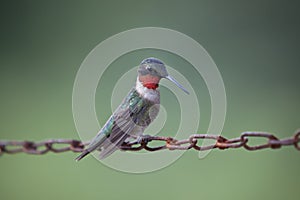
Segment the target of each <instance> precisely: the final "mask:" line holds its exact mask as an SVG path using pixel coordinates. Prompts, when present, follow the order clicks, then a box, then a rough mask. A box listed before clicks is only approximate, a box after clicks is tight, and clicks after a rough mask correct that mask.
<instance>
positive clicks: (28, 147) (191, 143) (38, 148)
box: [0, 129, 300, 155]
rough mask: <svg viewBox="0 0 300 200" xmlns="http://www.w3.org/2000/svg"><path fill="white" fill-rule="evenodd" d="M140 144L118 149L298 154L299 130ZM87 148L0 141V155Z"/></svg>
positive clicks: (77, 144)
mask: <svg viewBox="0 0 300 200" xmlns="http://www.w3.org/2000/svg"><path fill="white" fill-rule="evenodd" d="M253 138H265V139H266V142H265V143H262V144H257V145H250V144H249V141H251V139H253ZM207 139H208V140H211V141H212V143H211V144H209V145H207V146H201V144H199V143H200V140H207ZM139 141H140V142H138V141H137V140H136V141H132V142H125V143H124V144H123V145H122V146H121V147H120V149H121V150H123V151H140V150H143V149H144V150H146V151H159V150H164V149H168V150H188V149H195V150H197V151H206V150H210V149H215V148H217V149H220V150H224V149H235V148H244V149H246V150H249V151H255V150H260V149H266V148H270V149H278V148H281V147H282V146H294V147H295V148H296V149H297V150H298V151H300V145H299V142H300V129H299V130H298V131H296V133H295V134H294V136H292V137H290V138H284V139H278V138H277V137H276V136H274V135H273V134H271V133H266V132H244V133H242V134H241V135H240V137H237V138H232V139H227V138H225V137H223V136H219V135H213V134H193V135H191V136H190V137H189V138H187V139H183V140H177V139H175V138H171V137H162V136H147V137H146V138H145V139H142V140H139ZM152 141H158V142H162V144H161V145H157V146H150V143H151V142H152ZM87 145H88V142H87V143H83V142H82V141H80V140H70V139H53V140H45V141H41V142H32V141H2V140H0V155H2V154H4V153H6V154H15V153H21V152H23V153H27V154H34V155H43V154H45V153H48V152H53V153H62V152H67V151H69V152H82V151H83V150H84V148H85V147H86V146H87Z"/></svg>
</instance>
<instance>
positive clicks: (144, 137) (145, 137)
mask: <svg viewBox="0 0 300 200" xmlns="http://www.w3.org/2000/svg"><path fill="white" fill-rule="evenodd" d="M151 138H152V137H151V135H140V136H138V137H137V139H136V142H137V143H138V144H145V143H148V142H151V140H152V139H151Z"/></svg>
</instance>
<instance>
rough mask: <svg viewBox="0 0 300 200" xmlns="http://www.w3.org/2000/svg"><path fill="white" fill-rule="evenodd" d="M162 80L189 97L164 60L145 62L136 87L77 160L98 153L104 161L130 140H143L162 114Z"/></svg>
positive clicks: (139, 68)
mask: <svg viewBox="0 0 300 200" xmlns="http://www.w3.org/2000/svg"><path fill="white" fill-rule="evenodd" d="M162 78H165V79H168V80H170V81H171V82H173V83H174V84H175V85H177V86H178V87H179V88H180V89H182V90H183V91H184V92H185V93H187V94H189V92H188V91H187V90H186V89H185V88H184V87H183V86H182V85H181V84H180V83H178V82H177V81H176V80H175V79H174V78H173V77H172V76H170V75H169V74H168V72H167V70H166V67H165V64H164V63H163V62H162V61H161V60H159V59H157V58H153V57H151V58H146V59H144V60H143V61H142V62H141V63H140V65H139V67H138V76H137V79H136V83H135V85H134V87H133V88H132V89H131V90H130V91H129V93H128V94H127V96H126V97H125V98H124V100H123V101H122V103H121V104H120V106H119V107H118V108H117V109H116V110H115V112H113V114H112V115H111V116H110V118H109V119H108V120H107V122H106V123H105V124H104V126H103V127H102V128H101V130H100V131H99V132H98V134H97V135H96V136H95V137H94V139H92V141H91V142H90V144H89V145H88V147H87V148H86V149H85V150H84V151H83V152H82V153H81V154H80V155H79V156H78V157H77V158H76V160H77V161H79V160H81V159H82V158H83V157H85V156H86V155H88V154H89V153H91V152H93V151H95V150H99V151H100V156H99V158H100V159H104V158H106V157H108V156H109V155H111V154H112V153H113V152H115V151H116V150H118V149H119V148H120V147H121V145H122V144H123V143H124V142H126V141H127V140H128V139H130V138H138V137H142V136H143V133H144V130H145V129H146V128H147V127H148V126H149V125H150V123H151V122H152V121H153V120H154V119H155V118H156V116H157V115H158V113H159V105H160V92H159V89H158V87H159V82H160V80H161V79H162Z"/></svg>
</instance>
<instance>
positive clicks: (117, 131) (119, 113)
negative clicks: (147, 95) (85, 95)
mask: <svg viewBox="0 0 300 200" xmlns="http://www.w3.org/2000/svg"><path fill="white" fill-rule="evenodd" d="M129 94H130V95H128V96H127V98H126V99H125V100H124V102H123V103H122V104H121V105H120V106H119V108H118V109H117V110H116V111H115V113H114V114H113V116H112V117H113V125H112V128H111V132H110V134H109V135H108V136H107V139H106V140H105V141H103V143H102V144H101V145H100V149H99V150H101V152H100V159H103V158H106V157H107V156H109V155H110V154H112V153H113V152H115V151H116V150H117V149H119V148H120V146H121V145H122V144H123V143H124V142H125V140H126V139H127V138H128V137H129V136H130V134H131V133H132V130H133V129H134V128H136V127H137V126H138V124H137V122H136V117H135V116H136V115H137V113H140V112H141V110H142V109H143V99H142V98H139V97H138V96H137V95H138V94H137V93H136V92H135V91H132V92H131V93H129Z"/></svg>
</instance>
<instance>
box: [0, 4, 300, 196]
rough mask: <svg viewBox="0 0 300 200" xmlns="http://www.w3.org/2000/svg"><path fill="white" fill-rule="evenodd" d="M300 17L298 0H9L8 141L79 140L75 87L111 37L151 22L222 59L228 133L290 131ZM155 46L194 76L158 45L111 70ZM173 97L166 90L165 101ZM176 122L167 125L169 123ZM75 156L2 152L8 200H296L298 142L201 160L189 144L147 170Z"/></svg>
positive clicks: (295, 122)
mask: <svg viewBox="0 0 300 200" xmlns="http://www.w3.org/2000/svg"><path fill="white" fill-rule="evenodd" d="M299 19H300V14H299V4H298V2H297V1H277V0H273V1H271V0H270V1H258V0H254V1H245V0H241V1H233V0H228V1H221V0H219V1H156V0H152V1H126V2H125V1H1V3H0V28H1V31H0V70H1V71H0V72H1V73H0V91H1V100H0V110H1V113H0V123H1V126H0V139H17V140H23V139H27V140H43V139H47V138H79V136H78V134H77V132H76V130H75V125H74V122H73V117H72V87H73V82H74V80H75V76H76V72H77V70H78V69H79V67H80V64H81V63H82V61H83V60H84V58H85V57H86V56H87V54H88V53H89V52H90V51H91V50H92V49H93V48H94V47H95V46H96V45H97V44H99V43H100V42H101V41H103V40H105V39H106V38H108V37H109V36H112V35H114V34H116V33H119V32H121V31H125V30H128V29H131V28H136V27H146V26H156V27H165V28H170V29H174V30H177V31H180V32H182V33H185V34H187V35H188V36H190V37H192V38H194V39H195V40H197V41H198V42H199V43H200V44H201V45H203V47H204V48H205V49H206V50H207V51H208V53H209V54H210V55H211V57H212V58H213V59H214V61H215V62H216V64H217V66H218V68H219V70H220V72H221V74H222V77H223V80H224V84H225V87H226V92H227V100H228V107H227V110H228V111H227V117H226V121H225V126H224V131H223V135H224V136H225V137H229V138H230V137H236V136H238V135H239V134H240V133H241V132H243V131H247V130H259V131H269V132H274V133H276V135H277V136H278V137H280V138H282V137H288V136H290V135H292V134H293V132H294V131H295V130H296V129H297V128H300V118H299V112H300V106H299V99H300V93H299V91H300V90H299V89H300V79H299V72H300V68H299V63H300V56H299V53H300V51H299V44H300V39H299V35H300V20H299ZM153 55H154V56H156V57H159V58H161V59H162V60H164V61H165V62H166V63H168V64H169V65H172V66H173V65H174V68H176V67H179V65H180V64H182V65H183V66H185V65H186V66H187V67H186V68H184V69H182V68H178V70H180V69H181V70H180V71H181V72H182V73H183V74H185V75H187V76H189V75H190V76H192V75H193V73H192V72H193V71H192V68H191V67H190V66H188V63H186V62H185V61H184V60H183V59H180V58H178V57H176V55H172V54H170V53H167V52H161V51H154V50H149V51H142V52H133V53H132V54H128V55H124V56H122V57H121V58H120V59H119V60H117V61H116V62H114V63H113V64H112V66H111V68H109V70H107V71H106V74H107V76H106V77H115V76H116V77H120V76H121V75H122V73H124V70H125V69H127V70H128V69H130V67H131V66H136V65H137V64H138V63H139V62H140V61H141V59H143V58H144V57H149V56H153ZM121 64H122V66H124V67H125V68H122V69H120V68H118V66H120V65H121ZM196 78H197V77H192V78H191V79H192V80H191V81H194V80H196ZM200 79H201V78H200V77H198V80H199V83H201V80H200ZM115 80H116V78H115ZM115 80H109V79H106V80H105V79H104V80H101V81H102V82H103V83H102V84H101V82H100V83H99V88H98V90H97V97H96V99H97V103H98V104H97V112H98V116H99V121H100V122H101V123H104V122H105V120H106V119H107V117H108V116H109V115H110V112H111V111H110V96H109V95H110V93H109V92H110V90H111V89H112V87H113V86H112V84H113V83H114V81H115ZM202 91H203V93H202ZM199 93H200V94H198V96H199V99H200V100H199V101H200V106H201V117H202V118H201V120H202V121H201V125H203V126H200V128H199V130H196V132H198V133H203V132H205V131H206V128H207V124H208V122H209V113H210V109H209V107H210V103H209V97H208V93H207V89H206V87H205V85H204V83H203V84H199ZM202 94H203V95H202ZM170 98H172V94H168V92H167V91H166V92H164V94H163V96H162V99H163V101H164V102H168V99H170ZM176 105H177V102H176V101H174V104H170V105H169V106H170V107H171V109H172V107H173V108H174V107H175V108H176ZM174 116H175V118H176V116H177V115H176V114H174ZM175 118H174V119H173V118H170V120H176V119H175ZM174 123H175V122H174ZM173 129H174V130H176V127H174V126H172V123H169V124H167V126H166V130H168V131H169V132H171V131H172V130H173ZM92 134H93V133H92ZM75 156H76V154H74V153H63V154H59V155H58V154H52V153H49V154H47V155H44V156H32V155H25V154H18V155H3V156H1V157H0V180H1V183H0V198H1V199H40V198H42V199H92V198H94V199H116V198H123V199H160V198H170V199H171V198H172V199H184V198H185V199H186V198H187V199H191V198H199V199H200V198H201V199H217V198H218V199H220V198H222V199H283V198H286V199H292V198H299V192H298V190H299V185H300V179H299V175H297V174H299V164H300V153H299V152H298V151H296V150H295V149H294V148H293V147H284V148H282V149H280V150H263V151H257V152H248V151H245V150H243V149H237V150H227V151H219V150H215V151H213V152H211V153H210V154H209V155H208V156H207V157H205V158H204V159H202V160H199V159H198V157H197V152H195V151H193V150H191V151H188V152H186V153H185V154H184V156H183V157H181V158H180V159H179V160H178V161H177V162H175V163H174V164H173V165H171V166H169V167H167V168H165V169H162V170H160V171H156V172H153V173H148V174H139V175H135V174H127V173H122V172H118V171H115V170H113V169H110V168H108V167H105V166H104V165H102V164H101V163H100V162H98V161H97V160H96V159H94V158H93V157H92V156H89V157H87V158H86V159H84V160H82V161H81V162H79V163H76V162H75V161H74V158H75Z"/></svg>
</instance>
